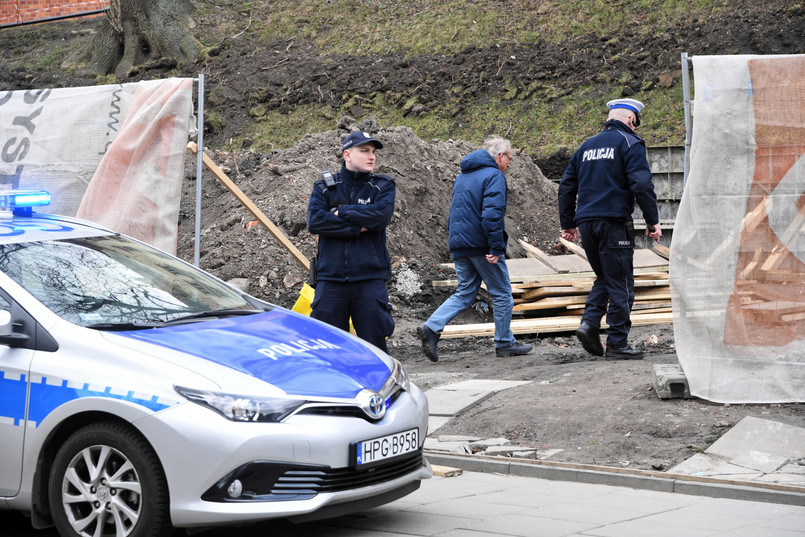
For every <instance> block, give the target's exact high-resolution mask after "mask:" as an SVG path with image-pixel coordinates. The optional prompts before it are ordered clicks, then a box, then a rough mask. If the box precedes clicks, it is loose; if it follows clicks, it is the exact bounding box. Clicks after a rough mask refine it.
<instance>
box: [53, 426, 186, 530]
mask: <svg viewBox="0 0 805 537" xmlns="http://www.w3.org/2000/svg"><path fill="white" fill-rule="evenodd" d="M49 500H50V510H51V513H52V516H53V522H54V524H55V525H56V529H57V530H58V532H59V535H60V536H61V537H101V536H103V537H106V536H109V537H112V536H125V537H167V536H169V535H171V533H172V532H173V528H172V527H171V524H170V514H169V509H168V503H169V496H168V485H167V481H166V479H165V474H164V472H163V470H162V466H161V465H160V463H159V459H158V458H157V456H156V453H154V450H153V449H152V448H151V446H150V445H149V444H148V442H147V441H146V440H145V438H143V437H142V435H140V434H139V433H138V432H137V431H135V430H133V429H132V428H130V427H127V426H125V425H122V424H118V423H111V422H102V423H95V424H92V425H88V426H86V427H83V428H81V429H79V430H78V431H76V432H75V433H73V434H72V435H71V436H70V437H69V438H68V439H67V441H66V442H64V444H63V445H62V446H61V447H60V448H59V450H58V452H57V453H56V456H55V458H54V459H53V467H52V471H51V474H50V482H49Z"/></svg>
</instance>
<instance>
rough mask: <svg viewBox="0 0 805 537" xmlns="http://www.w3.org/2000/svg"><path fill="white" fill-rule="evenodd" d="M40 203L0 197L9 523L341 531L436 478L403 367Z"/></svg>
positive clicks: (4, 491) (2, 456)
mask: <svg viewBox="0 0 805 537" xmlns="http://www.w3.org/2000/svg"><path fill="white" fill-rule="evenodd" d="M46 203H48V195H47V193H44V192H12V193H6V194H5V195H3V196H1V197H0V208H2V209H4V210H5V213H8V214H5V215H4V216H2V217H0V509H15V510H21V511H24V512H27V513H29V514H30V517H31V523H32V524H33V526H34V527H36V528H43V527H48V526H52V525H55V527H56V528H57V530H58V532H59V534H60V535H61V536H62V537H76V536H82V537H89V536H95V537H102V536H112V535H114V536H131V537H143V536H150V537H156V536H167V535H170V533H171V532H172V528H173V527H188V528H192V527H204V526H211V525H220V524H240V523H244V522H253V521H257V520H263V519H269V518H277V517H283V518H290V519H291V520H295V521H307V520H314V519H317V518H325V517H332V516H338V515H341V514H343V513H347V512H350V511H355V510H358V509H361V510H363V509H366V508H369V507H373V506H376V505H381V504H383V503H387V502H390V501H392V500H395V499H397V498H400V497H402V496H404V495H406V494H408V493H410V492H412V491H414V490H416V489H417V488H418V487H419V484H420V481H421V480H422V479H426V478H428V477H430V476H431V475H432V471H431V468H430V466H429V464H428V462H427V460H426V459H425V458H424V457H423V453H422V444H423V441H424V438H425V435H426V432H427V416H428V406H427V399H426V398H425V396H424V394H423V393H422V391H421V390H419V389H418V388H417V387H416V386H415V385H413V384H411V382H410V381H409V379H408V378H407V376H406V373H405V371H404V369H403V367H402V365H401V364H400V363H399V362H398V361H396V360H394V359H393V358H391V357H389V356H388V355H386V354H384V353H383V352H381V351H380V350H378V349H377V348H375V347H372V346H371V345H368V344H366V343H364V342H362V341H361V340H359V339H357V338H355V337H354V336H352V335H350V334H349V333H347V332H343V331H340V330H337V329H335V328H332V327H330V326H328V325H325V324H323V323H320V322H318V321H316V320H314V319H311V318H309V317H306V316H303V315H300V314H298V313H294V312H292V311H289V310H287V309H284V308H280V307H277V306H274V305H271V304H268V303H265V302H262V301H260V300H257V299H255V298H254V297H251V296H248V295H246V294H244V293H242V292H241V291H239V290H238V289H236V288H233V287H232V286H229V285H227V284H226V283H224V282H222V281H220V280H218V279H216V278H215V277H213V276H211V275H209V274H207V273H205V272H203V271H201V270H199V269H197V268H195V267H193V266H192V265H189V264H187V263H185V262H183V261H181V260H180V259H177V258H176V257H173V256H171V255H168V254H166V253H164V252H162V251H160V250H157V249H155V248H152V247H150V246H148V245H146V244H143V243H141V242H138V241H136V240H134V239H131V238H128V237H125V236H123V235H120V234H117V233H114V232H112V231H110V230H108V229H105V228H103V227H101V226H98V225H95V224H93V223H90V222H86V221H81V220H78V219H73V218H66V217H60V216H52V215H45V214H38V213H35V212H33V211H32V210H31V208H30V207H31V206H32V205H39V204H46ZM11 210H13V215H12V214H11Z"/></svg>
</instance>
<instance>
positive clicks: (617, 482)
mask: <svg viewBox="0 0 805 537" xmlns="http://www.w3.org/2000/svg"><path fill="white" fill-rule="evenodd" d="M425 457H426V458H427V459H428V461H429V462H430V463H431V464H436V465H440V466H452V467H455V468H460V469H462V470H465V471H468V472H481V473H496V474H501V475H511V476H517V477H536V478H539V479H550V480H554V481H572V482H576V483H589V484H595V485H610V486H615V487H629V488H634V489H641V490H653V491H656V492H671V493H676V494H689V495H692V496H707V497H710V498H727V499H732V500H746V501H753V502H768V503H779V504H785V505H797V506H805V487H793V486H788V485H777V484H772V483H747V482H743V481H732V480H722V479H715V478H702V477H696V476H687V475H680V474H670V475H669V474H664V473H661V472H650V471H646V470H625V469H620V468H610V467H606V466H591V465H584V464H572V463H548V462H546V461H528V460H521V459H518V460H510V459H501V457H489V456H486V457H485V456H483V455H457V454H447V453H440V452H435V451H430V450H426V451H425Z"/></svg>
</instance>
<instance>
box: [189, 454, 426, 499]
mask: <svg viewBox="0 0 805 537" xmlns="http://www.w3.org/2000/svg"><path fill="white" fill-rule="evenodd" d="M424 465H425V458H424V457H423V455H422V450H421V449H420V450H419V451H417V452H416V453H413V454H411V455H409V456H407V457H404V458H400V459H396V460H393V461H389V462H386V463H378V464H376V465H373V466H372V467H370V468H328V467H326V466H305V465H293V464H287V463H273V462H268V461H255V462H251V463H248V464H244V465H243V466H241V467H239V468H237V469H236V470H234V471H233V472H230V473H229V474H228V475H226V476H225V477H223V478H222V479H221V480H219V481H218V483H216V484H215V485H214V486H213V487H211V488H210V489H209V490H207V492H205V493H204V494H203V495H202V499H204V500H206V501H213V502H233V501H234V502H255V501H259V502H276V501H291V500H308V499H310V498H313V497H315V496H316V495H317V494H324V493H332V492H339V491H344V490H353V489H359V488H363V487H371V486H372V485H377V484H380V483H385V482H386V481H392V480H394V479H397V478H400V477H403V476H406V475H408V474H410V473H412V472H415V471H417V470H418V469H419V468H421V467H422V466H424ZM233 481H238V482H240V483H241V485H242V493H241V494H240V495H239V496H237V497H231V496H230V495H229V492H228V491H227V488H228V487H229V485H230V484H231V483H232V482H233Z"/></svg>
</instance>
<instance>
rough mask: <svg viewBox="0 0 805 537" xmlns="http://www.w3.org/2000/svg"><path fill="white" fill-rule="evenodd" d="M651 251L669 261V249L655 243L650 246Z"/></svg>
mask: <svg viewBox="0 0 805 537" xmlns="http://www.w3.org/2000/svg"><path fill="white" fill-rule="evenodd" d="M651 251H652V252H654V253H655V254H657V255H658V256H660V257H663V258H665V259H671V249H670V248H668V247H667V246H663V245H662V244H660V243H657V242H655V243H654V244H653V245H652V246H651Z"/></svg>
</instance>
